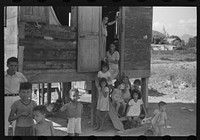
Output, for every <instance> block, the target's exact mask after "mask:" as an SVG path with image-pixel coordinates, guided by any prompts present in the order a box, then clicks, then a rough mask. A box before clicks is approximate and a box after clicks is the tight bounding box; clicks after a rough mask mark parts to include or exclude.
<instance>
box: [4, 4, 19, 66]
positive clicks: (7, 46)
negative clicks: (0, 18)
mask: <svg viewBox="0 0 200 140" xmlns="http://www.w3.org/2000/svg"><path fill="white" fill-rule="evenodd" d="M17 16H18V7H17V6H7V14H6V27H4V61H5V62H4V64H5V65H4V69H5V70H6V69H7V67H6V61H7V59H8V58H9V57H13V56H15V57H17V53H18V49H17V46H18V45H17V43H18V38H17V35H18V27H17Z"/></svg>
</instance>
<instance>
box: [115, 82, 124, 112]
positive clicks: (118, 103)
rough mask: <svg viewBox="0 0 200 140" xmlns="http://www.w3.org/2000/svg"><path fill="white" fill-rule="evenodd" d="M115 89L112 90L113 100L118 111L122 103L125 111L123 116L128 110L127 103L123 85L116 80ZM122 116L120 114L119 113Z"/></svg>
mask: <svg viewBox="0 0 200 140" xmlns="http://www.w3.org/2000/svg"><path fill="white" fill-rule="evenodd" d="M115 87H116V88H115V89H114V91H113V92H112V101H113V102H114V103H115V104H116V108H115V109H116V112H117V113H118V111H119V107H120V106H121V105H122V107H123V111H122V116H123V115H124V114H125V110H126V103H125V102H124V99H123V93H122V90H123V88H124V87H123V86H122V85H121V84H120V83H119V82H115ZM119 116H120V115H119Z"/></svg>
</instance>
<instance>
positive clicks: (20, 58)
mask: <svg viewBox="0 0 200 140" xmlns="http://www.w3.org/2000/svg"><path fill="white" fill-rule="evenodd" d="M18 61H19V65H18V70H19V72H22V70H23V62H24V46H19V47H18Z"/></svg>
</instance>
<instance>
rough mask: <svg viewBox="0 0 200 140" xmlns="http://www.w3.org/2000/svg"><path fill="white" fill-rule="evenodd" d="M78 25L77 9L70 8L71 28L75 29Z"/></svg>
mask: <svg viewBox="0 0 200 140" xmlns="http://www.w3.org/2000/svg"><path fill="white" fill-rule="evenodd" d="M77 24H78V7H77V6H72V7H71V26H72V27H74V28H75V30H76V29H77Z"/></svg>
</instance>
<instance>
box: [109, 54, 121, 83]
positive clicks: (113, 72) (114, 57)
mask: <svg viewBox="0 0 200 140" xmlns="http://www.w3.org/2000/svg"><path fill="white" fill-rule="evenodd" d="M106 55H107V58H108V59H110V60H113V61H115V60H117V61H119V57H120V56H119V52H118V51H115V52H114V53H113V54H110V52H109V51H107V53H106ZM118 65H119V64H113V63H110V62H109V67H110V69H109V71H110V76H111V80H113V79H115V77H116V76H117V74H118V73H119V66H118Z"/></svg>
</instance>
